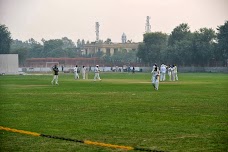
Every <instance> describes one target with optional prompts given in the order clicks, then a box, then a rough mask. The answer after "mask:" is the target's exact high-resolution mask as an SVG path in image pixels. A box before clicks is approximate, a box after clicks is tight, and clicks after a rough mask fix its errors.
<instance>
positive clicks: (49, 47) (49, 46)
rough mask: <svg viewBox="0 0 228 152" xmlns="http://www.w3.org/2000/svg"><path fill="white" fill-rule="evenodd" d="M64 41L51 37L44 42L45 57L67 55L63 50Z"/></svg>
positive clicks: (43, 53) (43, 54) (43, 52)
mask: <svg viewBox="0 0 228 152" xmlns="http://www.w3.org/2000/svg"><path fill="white" fill-rule="evenodd" d="M63 45H64V43H63V41H62V40H61V39H51V40H48V41H45V42H44V49H43V51H42V56H43V57H65V52H64V51H63Z"/></svg>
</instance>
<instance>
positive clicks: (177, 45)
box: [163, 23, 192, 66]
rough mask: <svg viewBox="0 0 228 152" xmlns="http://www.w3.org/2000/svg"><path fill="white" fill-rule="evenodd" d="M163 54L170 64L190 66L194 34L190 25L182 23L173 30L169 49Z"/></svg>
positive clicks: (169, 40) (169, 39)
mask: <svg viewBox="0 0 228 152" xmlns="http://www.w3.org/2000/svg"><path fill="white" fill-rule="evenodd" d="M165 52H166V54H163V55H164V56H163V57H164V60H165V61H166V62H168V64H178V65H183V66H184V65H190V64H191V61H192V33H191V31H190V28H189V26H188V24H186V23H182V24H180V25H179V26H177V27H176V28H174V29H173V31H172V32H171V34H170V36H169V38H168V47H167V50H166V51H165Z"/></svg>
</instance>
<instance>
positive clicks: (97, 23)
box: [96, 22, 100, 42]
mask: <svg viewBox="0 0 228 152" xmlns="http://www.w3.org/2000/svg"><path fill="white" fill-rule="evenodd" d="M99 27H100V24H99V22H96V42H98V41H99Z"/></svg>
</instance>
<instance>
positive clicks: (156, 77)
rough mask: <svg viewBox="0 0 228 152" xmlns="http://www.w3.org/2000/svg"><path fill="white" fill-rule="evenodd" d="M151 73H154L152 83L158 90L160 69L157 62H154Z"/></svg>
mask: <svg viewBox="0 0 228 152" xmlns="http://www.w3.org/2000/svg"><path fill="white" fill-rule="evenodd" d="M151 73H152V85H153V86H154V89H155V90H158V87H159V76H160V71H159V68H158V66H157V64H154V66H153V69H152V71H151Z"/></svg>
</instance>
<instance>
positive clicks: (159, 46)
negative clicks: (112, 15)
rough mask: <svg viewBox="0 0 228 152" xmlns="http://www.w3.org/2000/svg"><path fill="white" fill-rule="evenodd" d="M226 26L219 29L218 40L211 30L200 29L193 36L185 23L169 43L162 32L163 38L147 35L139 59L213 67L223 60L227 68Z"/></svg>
mask: <svg viewBox="0 0 228 152" xmlns="http://www.w3.org/2000/svg"><path fill="white" fill-rule="evenodd" d="M227 27H228V22H226V23H225V25H223V26H220V27H219V28H218V30H219V31H220V32H221V33H218V37H217V36H216V34H215V31H214V30H213V29H211V28H201V29H199V30H198V31H195V32H194V33H192V32H191V31H190V28H189V26H188V24H185V23H182V24H180V25H179V26H177V27H176V28H174V29H173V31H172V32H171V34H170V35H169V36H168V43H167V39H166V38H167V36H166V35H165V34H163V37H162V36H161V35H162V34H161V33H160V38H159V33H157V36H156V35H155V33H149V34H145V35H144V39H143V43H140V44H139V47H138V53H137V57H139V58H140V59H142V61H143V62H144V63H151V62H156V63H166V64H178V65H181V66H192V65H194V66H210V65H213V64H214V62H221V61H222V62H223V64H222V65H225V61H226V59H227V57H228V55H227V53H228V52H227V50H228V49H227V48H228V47H227V44H228V43H227V42H228V38H227V29H228V28H227ZM165 37H166V38H165ZM216 38H218V44H217V41H216ZM216 46H217V47H216ZM220 66H221V64H220Z"/></svg>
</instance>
